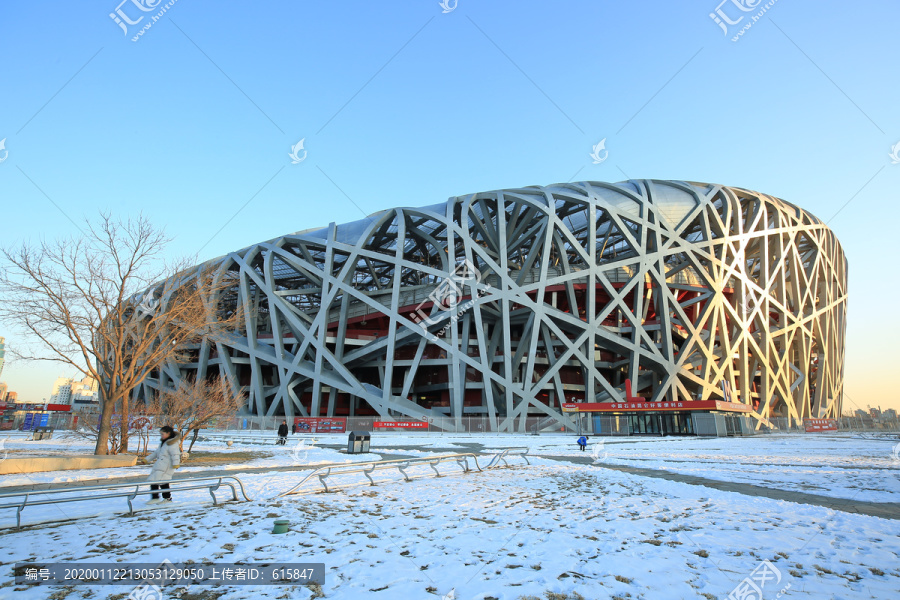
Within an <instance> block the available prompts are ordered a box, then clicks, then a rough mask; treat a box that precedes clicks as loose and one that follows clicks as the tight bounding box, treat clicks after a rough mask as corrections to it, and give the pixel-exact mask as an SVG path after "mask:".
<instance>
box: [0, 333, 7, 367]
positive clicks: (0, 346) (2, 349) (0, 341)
mask: <svg viewBox="0 0 900 600" xmlns="http://www.w3.org/2000/svg"><path fill="white" fill-rule="evenodd" d="M5 354H6V338H3V337H0V375H3V362H4V361H5V360H6V359H5V358H4V355H5Z"/></svg>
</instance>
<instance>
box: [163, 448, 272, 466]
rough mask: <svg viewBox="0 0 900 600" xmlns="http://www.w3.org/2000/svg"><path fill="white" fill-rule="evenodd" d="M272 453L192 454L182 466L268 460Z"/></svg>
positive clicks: (182, 462) (240, 451)
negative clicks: (259, 459) (258, 459)
mask: <svg viewBox="0 0 900 600" xmlns="http://www.w3.org/2000/svg"><path fill="white" fill-rule="evenodd" d="M270 456H272V454H271V453H270V452H249V451H246V450H238V451H235V452H191V456H190V457H189V458H188V459H187V460H183V461H181V465H182V466H185V465H186V466H189V467H216V466H219V465H224V464H232V463H245V462H249V461H251V460H253V459H256V458H268V457H270Z"/></svg>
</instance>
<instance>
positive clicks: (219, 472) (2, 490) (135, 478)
mask: <svg viewBox="0 0 900 600" xmlns="http://www.w3.org/2000/svg"><path fill="white" fill-rule="evenodd" d="M374 454H378V455H379V456H381V459H380V460H395V459H401V458H413V457H412V456H410V455H408V454H389V453H386V452H378V451H375V452H374ZM321 466H322V465H290V466H283V467H246V468H244V467H241V468H238V469H221V468H219V469H214V468H210V469H206V470H203V471H181V473H180V474H181V476H183V477H223V476H234V477H238V478H239V477H240V476H241V475H245V474H254V473H271V472H273V471H284V472H289V471H309V470H312V469H316V468H318V467H321ZM138 469H139V471H137V472H136V473H135V474H134V475H123V476H121V477H104V478H100V479H82V480H80V481H65V482H56V483H43V482H42V483H33V484H27V485H4V486H0V494H15V493H21V492H33V491H37V490H49V489H53V488H61V487H66V488H70V487H83V486H84V487H86V486H91V485H106V484H110V485H112V484H114V483H136V482H139V481H146V480H147V475H148V474H149V473H150V466H149V465H142V466H141V467H138ZM175 479H181V477H179V473H178V472H176V474H175Z"/></svg>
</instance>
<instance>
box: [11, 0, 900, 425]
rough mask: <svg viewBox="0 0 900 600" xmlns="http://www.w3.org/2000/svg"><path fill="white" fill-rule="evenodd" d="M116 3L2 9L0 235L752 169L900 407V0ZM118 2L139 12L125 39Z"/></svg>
mask: <svg viewBox="0 0 900 600" xmlns="http://www.w3.org/2000/svg"><path fill="white" fill-rule="evenodd" d="M117 2H118V0H102V1H94V0H89V1H88V0H86V1H82V2H77V3H73V2H42V3H34V2H28V1H25V0H6V1H4V2H2V3H0V41H2V48H3V60H2V61H0V139H5V149H0V159H4V157H5V159H4V160H3V162H2V163H0V208H2V219H0V238H2V242H3V243H4V244H9V243H15V242H17V241H20V240H22V239H28V240H33V241H34V240H37V239H39V238H40V237H41V236H46V237H50V238H52V237H55V236H58V235H65V234H68V233H71V232H72V231H73V230H74V225H73V223H72V221H74V222H75V223H79V224H80V223H81V222H82V219H83V218H84V217H92V216H95V215H96V214H97V211H98V210H111V211H113V212H114V213H116V214H117V215H121V216H127V215H135V214H137V213H139V212H143V213H144V214H146V215H148V216H149V217H150V218H151V219H152V220H153V221H154V222H155V223H156V224H158V225H161V226H165V227H166V229H167V231H168V233H169V234H170V235H172V236H174V237H175V241H174V243H173V244H172V247H171V249H172V254H173V256H176V255H181V256H184V255H191V256H193V255H196V256H197V257H198V258H199V259H200V260H206V259H209V258H213V257H216V256H219V255H222V254H224V253H226V252H228V251H230V250H234V249H238V248H242V247H244V246H247V245H249V244H251V243H254V242H258V241H262V240H265V239H269V238H273V237H276V236H278V235H281V234H284V233H289V232H293V231H298V230H302V229H307V228H309V227H314V226H322V225H326V224H327V223H329V222H330V221H336V222H339V223H340V222H343V221H350V220H355V219H357V218H359V217H360V216H361V215H362V214H369V213H372V212H375V211H376V210H379V209H383V208H388V207H394V206H401V205H407V206H422V205H428V204H434V203H437V202H442V201H444V200H446V199H447V198H448V197H450V196H455V195H459V194H463V193H468V192H477V191H485V190H490V189H497V188H504V187H519V186H525V185H533V184H540V185H545V184H551V183H556V182H565V181H569V180H601V181H620V180H623V179H627V178H658V179H682V180H692V181H707V182H714V183H722V184H726V185H733V186H739V187H745V188H750V189H754V190H758V191H761V192H764V193H767V194H772V195H775V196H778V197H781V198H784V199H786V200H788V201H790V202H793V203H796V204H798V205H800V206H803V207H804V208H807V209H809V210H810V211H812V212H813V213H814V214H816V215H817V216H819V217H821V218H822V219H824V220H826V221H828V223H829V226H830V227H832V228H833V229H834V231H835V232H836V233H837V236H838V238H839V239H840V240H841V242H842V244H843V246H844V250H845V252H846V253H847V255H848V258H849V262H850V309H849V327H848V344H847V369H846V389H845V391H846V396H847V398H846V401H845V407H849V408H855V407H856V406H859V407H863V408H865V407H866V406H867V405H872V406H878V405H880V406H881V407H882V408H888V407H895V408H898V409H900V394H898V392H897V385H896V374H897V373H898V372H900V367H898V365H897V362H898V360H897V359H898V358H900V352H898V350H897V343H898V333H900V327H898V324H900V319H898V317H897V312H896V307H895V306H894V304H895V303H896V299H897V297H898V296H900V284H898V264H897V261H896V256H897V250H896V248H897V244H898V237H900V236H898V234H897V225H896V218H895V216H894V215H895V210H894V209H895V207H896V206H897V201H898V193H897V189H898V182H900V164H892V161H891V158H890V156H889V153H890V152H891V149H892V146H894V145H895V144H897V143H898V142H900V111H898V98H900V73H898V71H900V62H898V58H897V57H898V52H897V48H898V45H897V43H898V38H897V22H898V21H900V4H898V3H897V2H896V1H895V0H893V1H892V0H873V1H868V2H858V3H847V2H837V1H828V0H823V1H819V2H798V1H796V0H779V1H777V2H775V3H774V4H773V5H772V6H771V7H770V8H768V10H766V11H765V12H764V14H762V15H761V16H760V17H759V18H758V20H757V21H755V22H753V21H752V18H753V17H754V16H756V15H758V13H759V12H760V11H762V10H764V7H765V6H766V4H767V3H765V2H759V1H758V0H733V1H732V0H726V2H725V3H723V4H721V5H719V6H718V8H719V10H720V11H721V14H722V15H724V17H725V18H726V19H727V20H730V21H736V20H737V19H738V17H740V16H743V20H742V21H741V22H739V23H737V24H736V25H731V26H728V33H727V34H726V33H725V32H723V30H722V29H721V28H720V27H719V25H717V24H716V23H715V22H714V21H713V19H711V18H710V16H709V15H710V13H712V12H714V11H715V10H716V9H717V2H718V0H686V1H681V2H669V1H665V2H663V1H660V0H645V1H644V2H612V1H610V0H592V1H588V0H574V1H570V2H561V3H554V2H546V1H544V2H538V1H518V2H496V1H495V2H485V1H475V0H458V2H456V1H455V0H447V1H446V4H445V6H446V8H448V9H449V8H452V7H453V6H455V8H454V9H453V10H450V11H449V12H443V11H444V8H443V7H442V6H441V5H440V3H439V2H438V0H419V1H416V2H410V1H406V2H395V1H387V0H382V1H380V2H336V1H333V2H324V1H317V2H314V1H303V0H299V1H298V0H292V1H273V2H265V3H239V2H233V3H232V2H212V1H209V0H206V1H198V0H178V1H176V2H174V4H172V6H171V7H169V8H168V9H167V10H166V12H165V13H164V14H162V15H161V16H160V17H159V18H158V20H157V21H156V22H153V24H152V26H151V27H150V28H149V29H147V30H146V31H144V33H143V35H141V36H140V37H138V38H137V41H132V38H133V37H134V36H135V35H136V34H137V32H138V31H140V29H141V27H143V26H144V25H146V24H147V23H150V22H152V17H153V16H154V15H157V14H158V13H159V12H160V11H161V10H163V7H164V6H165V5H166V3H165V2H157V0H126V1H125V2H124V3H123V4H121V5H119V6H117ZM142 2H143V5H144V8H147V7H148V6H149V7H154V8H153V9H152V10H150V11H149V12H144V11H142V10H140V9H139V7H138V5H140V4H142ZM742 3H743V6H744V7H745V8H746V7H755V8H753V10H750V11H748V12H745V11H742V10H740V9H739V8H738V7H737V5H738V4H742ZM117 8H118V10H119V11H120V13H121V15H124V17H125V18H126V19H127V20H130V21H137V19H138V18H139V17H141V16H143V19H142V20H141V21H140V22H138V23H137V24H135V25H127V23H126V21H124V20H123V21H122V22H123V26H126V28H127V33H126V32H125V31H123V29H122V28H121V27H120V26H119V25H118V24H117V23H116V22H115V21H114V20H113V19H112V18H110V16H109V15H110V13H113V14H115V12H116V10H117ZM119 18H120V20H122V19H121V17H119ZM723 23H725V21H723ZM748 23H752V26H751V27H750V28H749V29H747V30H746V31H745V32H744V34H743V36H741V37H739V38H737V41H732V37H733V36H735V35H736V33H737V32H738V31H739V30H740V28H741V27H743V26H745V25H746V24H748ZM301 139H302V140H304V145H303V150H298V156H300V157H302V156H304V154H303V153H304V151H305V152H306V153H307V154H306V155H305V156H306V158H305V160H303V161H302V162H300V163H298V164H292V161H291V158H290V157H289V153H290V152H291V148H292V146H294V145H295V144H297V142H299V141H300V140H301ZM602 139H605V140H606V148H607V150H608V151H609V158H608V159H607V160H606V161H605V162H602V163H601V164H596V165H595V164H593V161H592V160H591V157H590V156H589V153H590V151H591V147H592V145H594V144H596V143H598V142H599V141H600V140H602ZM7 153H8V154H7ZM0 335H6V337H7V342H8V343H9V344H11V345H14V344H15V342H16V340H15V339H13V338H12V337H11V336H10V335H9V333H5V332H3V331H0ZM60 374H65V375H72V373H69V372H68V371H67V369H65V368H63V367H53V366H49V367H48V366H35V365H27V364H22V363H16V362H12V363H7V366H6V369H5V370H4V373H3V377H4V379H5V380H6V381H7V382H8V383H9V384H10V387H11V389H14V390H17V391H18V392H19V394H20V397H21V398H25V399H34V400H40V399H41V398H45V397H49V394H50V390H51V387H52V384H53V380H54V379H55V377H56V376H57V375H60Z"/></svg>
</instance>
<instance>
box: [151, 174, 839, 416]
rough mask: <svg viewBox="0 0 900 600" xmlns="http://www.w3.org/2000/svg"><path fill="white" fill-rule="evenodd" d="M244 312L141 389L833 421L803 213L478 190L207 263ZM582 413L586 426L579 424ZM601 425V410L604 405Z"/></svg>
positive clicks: (743, 198) (715, 188)
mask: <svg viewBox="0 0 900 600" xmlns="http://www.w3.org/2000/svg"><path fill="white" fill-rule="evenodd" d="M206 264H207V266H208V267H212V268H214V269H215V270H216V271H217V273H219V275H220V277H224V278H228V279H229V281H233V285H232V284H229V286H228V288H227V292H225V293H224V294H223V296H222V297H221V298H219V299H218V301H219V302H220V305H221V304H225V305H227V304H231V305H233V306H241V307H242V310H243V314H244V319H243V325H242V326H241V327H240V328H239V330H237V331H235V332H234V333H235V337H234V338H233V339H232V340H231V341H229V342H227V343H222V342H210V341H208V340H207V341H204V342H203V343H201V344H198V345H196V346H194V347H191V348H188V349H187V351H188V356H189V360H187V361H186V362H182V363H179V364H169V365H167V366H166V367H164V368H162V369H160V370H158V371H155V372H154V373H152V376H151V377H149V378H148V379H147V381H146V383H145V384H144V386H143V387H142V388H141V389H140V390H139V392H138V396H146V395H147V394H151V393H153V390H155V389H159V388H160V387H166V386H171V385H174V384H176V383H177V382H178V381H179V380H181V379H183V378H186V377H187V378H191V379H193V378H194V377H213V376H215V375H220V374H221V375H223V376H225V377H227V378H228V380H229V381H230V382H231V383H232V385H233V386H235V388H240V389H243V390H244V391H245V392H246V394H247V405H246V411H247V413H248V414H249V415H256V416H278V417H280V416H282V415H284V416H286V417H366V416H370V417H378V418H381V419H382V420H398V419H400V420H403V419H407V420H410V421H419V422H421V421H430V422H431V423H432V426H435V427H438V428H442V427H443V428H449V427H451V426H452V427H454V428H456V429H459V423H461V422H463V419H465V418H472V417H477V418H478V422H479V429H480V430H487V431H504V432H517V431H518V432H523V431H529V430H539V429H545V428H555V429H557V430H558V429H559V428H560V427H563V428H573V429H574V428H575V426H576V422H577V426H578V427H579V429H581V430H582V431H592V430H594V431H595V432H600V431H598V430H600V429H602V428H603V427H606V428H607V430H610V428H611V430H612V431H619V432H625V431H627V432H630V433H639V432H645V433H667V432H668V433H697V432H696V431H695V426H694V425H692V420H691V415H692V414H700V413H712V414H718V415H735V414H739V415H743V416H744V417H745V419H744V420H745V421H747V422H750V423H751V424H752V425H755V426H757V427H758V426H765V425H767V424H769V422H770V420H772V419H774V418H779V419H787V420H788V422H801V421H802V420H804V419H811V418H812V419H821V418H826V419H827V418H837V417H838V416H839V415H840V411H841V400H842V391H843V371H844V335H845V328H846V311H847V261H846V259H845V257H844V253H843V251H842V249H841V245H840V243H839V242H838V240H837V238H836V237H835V235H834V234H833V233H832V232H831V230H829V229H828V228H827V227H826V226H825V224H824V223H823V222H822V221H820V220H819V219H817V218H816V217H814V216H813V215H812V214H810V213H809V212H807V211H805V210H803V209H802V208H799V207H797V206H795V205H793V204H790V203H788V202H785V201H784V200H780V199H778V198H774V197H772V196H766V195H764V194H760V193H757V192H752V191H749V190H744V189H740V188H733V187H726V186H723V185H714V184H705V183H693V182H683V181H658V180H631V181H626V182H621V183H615V184H611V183H600V182H580V183H568V184H557V185H551V186H547V187H538V186H533V187H525V188H517V189H506V190H498V191H492V192H479V193H476V194H468V195H463V196H456V197H452V198H450V199H449V200H448V201H446V202H442V203H440V204H434V205H431V206H425V207H422V208H393V209H389V210H383V211H381V212H377V213H375V214H373V215H371V216H369V217H367V218H364V219H361V220H358V221H354V222H351V223H347V224H335V223H331V224H330V225H328V226H327V227H321V228H316V229H307V230H305V231H301V232H298V233H294V234H289V235H285V236H282V237H279V238H277V239H274V240H270V241H268V242H262V243H259V244H254V245H252V246H250V247H248V248H244V249H243V250H239V251H236V252H232V253H231V254H228V255H227V256H224V257H220V258H218V259H215V260H214V261H210V262H209V263H206ZM585 413H590V414H592V415H593V416H595V417H597V418H596V419H593V420H591V419H587V420H586V419H585ZM601 416H602V417H603V418H604V419H606V421H601V420H600V417H601Z"/></svg>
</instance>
